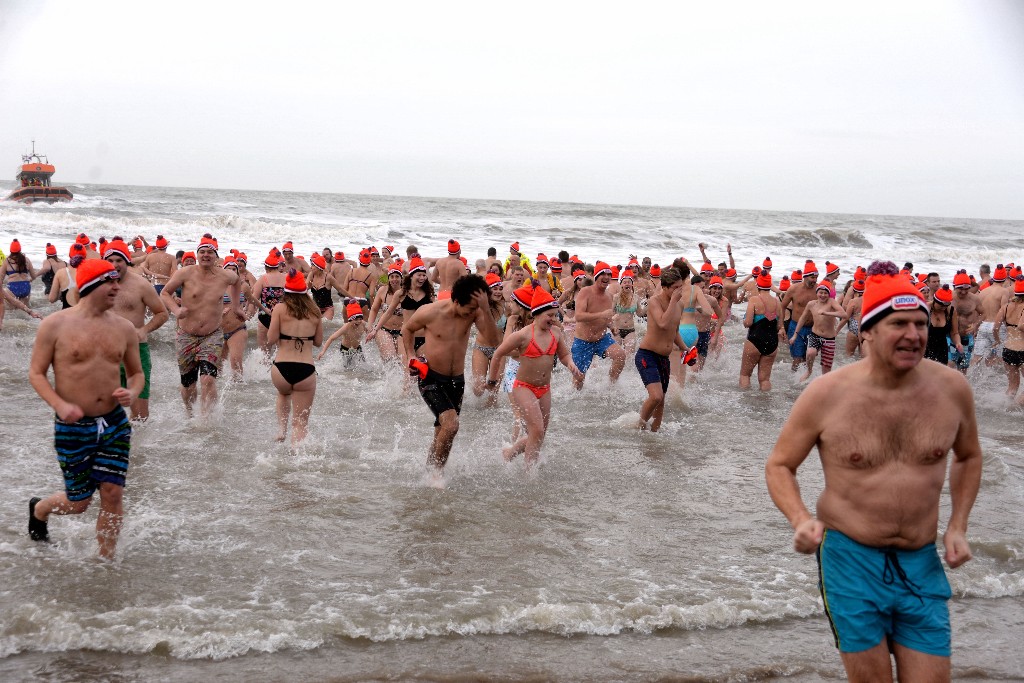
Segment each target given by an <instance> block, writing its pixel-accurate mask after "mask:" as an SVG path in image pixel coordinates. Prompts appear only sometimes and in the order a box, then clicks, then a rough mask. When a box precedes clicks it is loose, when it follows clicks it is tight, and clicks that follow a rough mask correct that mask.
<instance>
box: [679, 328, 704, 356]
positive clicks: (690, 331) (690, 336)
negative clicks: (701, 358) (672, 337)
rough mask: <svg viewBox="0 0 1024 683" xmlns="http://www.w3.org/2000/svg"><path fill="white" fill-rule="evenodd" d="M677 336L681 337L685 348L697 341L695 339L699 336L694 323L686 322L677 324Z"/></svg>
mask: <svg viewBox="0 0 1024 683" xmlns="http://www.w3.org/2000/svg"><path fill="white" fill-rule="evenodd" d="M679 336H680V337H682V338H683V343H684V344H686V348H690V347H691V346H693V345H694V344H696V343H697V339H698V338H699V337H700V332H698V331H697V326H696V325H693V324H691V323H687V324H685V325H680V326H679ZM698 353H699V352H698Z"/></svg>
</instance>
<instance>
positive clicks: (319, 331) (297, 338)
mask: <svg viewBox="0 0 1024 683" xmlns="http://www.w3.org/2000/svg"><path fill="white" fill-rule="evenodd" d="M267 341H268V342H269V343H270V344H277V345H278V347H277V356H276V357H275V358H274V365H273V366H272V367H271V368H270V379H271V380H272V381H273V382H274V387H275V388H276V389H277V422H278V433H277V440H278V441H284V438H285V434H287V432H288V418H289V415H290V416H291V423H292V448H295V447H296V446H297V445H298V444H299V443H300V442H301V441H302V440H303V439H305V438H306V424H307V423H308V422H309V413H310V410H311V409H312V407H313V397H314V396H315V395H316V366H314V365H313V347H314V346H320V345H321V344H323V342H324V321H323V318H321V317H320V309H319V308H318V307H317V305H316V304H315V303H313V299H311V298H310V296H309V292H308V289H307V288H306V278H305V277H304V276H303V275H302V273H300V272H297V271H296V270H294V269H292V270H290V271H288V276H287V278H286V280H285V285H284V295H283V297H282V300H281V303H279V304H277V305H276V306H274V310H273V311H272V312H271V314H270V329H269V330H267Z"/></svg>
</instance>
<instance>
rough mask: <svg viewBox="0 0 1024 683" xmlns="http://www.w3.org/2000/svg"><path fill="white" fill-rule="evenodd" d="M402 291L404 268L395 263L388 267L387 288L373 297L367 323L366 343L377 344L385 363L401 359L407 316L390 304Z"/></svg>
mask: <svg viewBox="0 0 1024 683" xmlns="http://www.w3.org/2000/svg"><path fill="white" fill-rule="evenodd" d="M401 289H402V266H399V265H397V264H394V263H393V264H391V265H390V266H388V284H387V287H380V288H378V289H377V293H376V294H375V295H374V297H373V305H372V306H371V307H370V319H369V320H367V322H366V324H367V325H368V326H369V329H368V331H367V333H366V341H367V342H369V341H370V340H371V339H372V340H375V341H376V342H377V350H379V351H380V358H381V360H382V361H384V362H385V363H386V362H387V361H389V360H395V359H398V358H400V357H401V349H400V347H401V345H402V323H403V322H404V321H405V316H404V315H403V311H402V309H401V307H398V308H397V309H396V308H394V307H393V306H392V305H391V303H390V301H391V299H392V298H393V297H394V295H395V294H396V293H397V292H398V291H399V290H401ZM389 314H390V315H389ZM378 319H379V322H378ZM384 323H387V324H386V325H385V324H384Z"/></svg>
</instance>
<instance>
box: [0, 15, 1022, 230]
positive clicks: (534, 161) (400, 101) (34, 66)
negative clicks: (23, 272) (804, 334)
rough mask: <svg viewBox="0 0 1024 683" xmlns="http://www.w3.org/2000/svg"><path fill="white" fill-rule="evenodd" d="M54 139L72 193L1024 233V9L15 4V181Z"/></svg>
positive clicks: (7, 89)
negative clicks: (744, 213)
mask: <svg viewBox="0 0 1024 683" xmlns="http://www.w3.org/2000/svg"><path fill="white" fill-rule="evenodd" d="M33 138H34V139H35V140H36V141H37V143H36V146H37V149H39V150H40V151H42V152H44V153H46V154H48V155H49V157H50V161H51V162H53V163H55V164H56V165H57V175H56V177H55V181H63V182H67V183H73V182H102V183H113V184H133V185H168V186H190V187H213V188H249V189H262V190H302V191H314V192H339V193H368V194H407V195H428V196H449V197H481V198H499V199H536V200H562V201H576V202H600V203H634V204H659V205H674V206H694V207H720V208H745V209H781V210H805V211H836V212H851V213H891V214H911V215H932V216H965V217H987V218H1015V219H1024V2H1018V1H1017V0H964V1H963V2H954V1H951V0H901V1H899V2H892V1H891V0H885V1H878V2H875V1H868V2H857V3H831V2H820V0H818V1H815V2H785V1H782V2H764V1H763V0H758V1H756V2H754V1H751V2H718V3H712V2H707V1H706V0H704V1H702V2H671V3H670V2H666V3H644V2H639V3H638V2H633V3H628V4H627V3H621V2H619V3H607V4H606V3H595V2H588V3H558V2H551V1H550V0H549V1H548V2H537V3H534V2H518V3H482V2H479V1H476V2H463V3H455V2H433V3H430V2H416V3H411V2H410V3H388V2H377V3H326V2H324V3H319V2H305V3H301V4H300V3H282V2H275V3H262V2H249V3H240V2H238V3H235V2H232V3H227V2H225V3H221V2H202V3H192V2H175V3H159V4H157V3H146V2H137V0H136V1H133V2H77V3H74V2H61V3H58V2H48V1H46V0H32V1H29V2H22V1H20V0H16V1H12V0H0V168H9V169H10V177H9V178H8V177H6V175H7V174H6V173H5V174H4V177H3V178H2V179H0V182H3V183H5V184H7V185H12V184H13V182H14V178H13V174H14V172H15V169H16V166H17V164H18V162H19V161H20V159H19V155H20V154H21V153H22V152H24V151H26V150H27V149H28V148H29V146H30V141H31V140H32V139H33ZM4 164H9V165H7V166H4Z"/></svg>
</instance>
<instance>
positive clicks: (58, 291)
mask: <svg viewBox="0 0 1024 683" xmlns="http://www.w3.org/2000/svg"><path fill="white" fill-rule="evenodd" d="M84 260H85V247H83V246H82V245H81V244H78V243H77V242H76V243H75V244H72V245H71V249H70V250H69V251H68V266H67V268H62V269H60V270H58V271H57V274H56V275H55V276H54V278H53V286H52V287H51V288H50V294H49V297H48V299H49V301H50V303H51V304H52V303H56V302H57V301H58V300H59V301H60V306H61V308H62V309H64V308H71V307H72V306H74V305H75V304H76V303H78V288H77V286H76V285H75V276H76V274H77V272H78V271H77V268H78V266H80V265H82V261H84ZM2 308H3V306H2V304H0V310H2Z"/></svg>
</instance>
